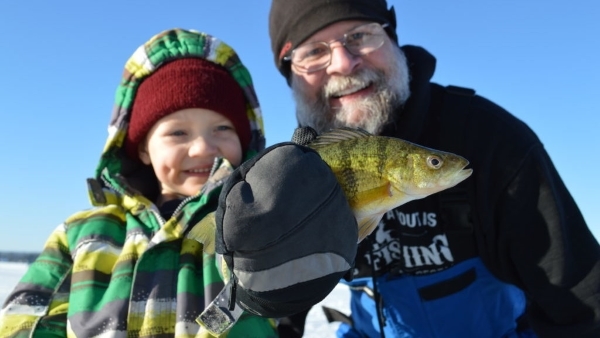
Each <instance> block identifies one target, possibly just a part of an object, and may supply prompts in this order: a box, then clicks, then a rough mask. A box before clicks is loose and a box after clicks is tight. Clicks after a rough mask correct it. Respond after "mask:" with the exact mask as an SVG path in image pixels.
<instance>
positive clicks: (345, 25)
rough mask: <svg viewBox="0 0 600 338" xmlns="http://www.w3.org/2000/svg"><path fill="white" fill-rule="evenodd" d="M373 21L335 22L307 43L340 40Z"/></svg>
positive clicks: (307, 40)
mask: <svg viewBox="0 0 600 338" xmlns="http://www.w3.org/2000/svg"><path fill="white" fill-rule="evenodd" d="M370 22H372V21H365V20H344V21H338V22H334V23H332V24H331V25H329V26H326V27H325V28H322V29H321V30H319V31H317V32H316V33H315V34H313V35H311V36H310V37H309V38H308V39H306V41H305V42H304V43H306V42H315V41H329V40H333V39H338V38H340V37H341V36H342V35H344V34H345V33H346V32H348V31H349V30H351V29H353V28H356V27H358V26H360V25H364V24H366V23H370Z"/></svg>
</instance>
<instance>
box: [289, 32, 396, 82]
mask: <svg viewBox="0 0 600 338" xmlns="http://www.w3.org/2000/svg"><path fill="white" fill-rule="evenodd" d="M387 26H388V24H383V25H381V24H378V23H376V22H373V23H368V24H366V25H361V26H358V27H355V28H353V29H352V30H350V31H348V32H347V33H346V34H344V36H343V37H341V38H339V39H337V40H334V41H331V42H323V41H321V42H311V43H306V44H303V45H301V46H299V47H298V48H296V49H294V50H293V51H292V53H291V54H290V55H289V56H286V57H284V58H283V59H284V60H285V61H291V62H292V65H294V67H295V69H296V70H297V71H299V72H304V73H311V72H315V71H317V70H321V69H323V68H325V67H327V66H329V64H330V63H331V44H332V43H334V42H341V44H342V45H343V46H344V48H346V50H347V51H348V52H349V53H350V54H352V55H355V56H360V55H365V54H369V53H371V52H372V51H374V50H377V49H378V48H379V47H381V46H383V43H384V42H385V34H386V33H385V30H384V28H385V27H387Z"/></svg>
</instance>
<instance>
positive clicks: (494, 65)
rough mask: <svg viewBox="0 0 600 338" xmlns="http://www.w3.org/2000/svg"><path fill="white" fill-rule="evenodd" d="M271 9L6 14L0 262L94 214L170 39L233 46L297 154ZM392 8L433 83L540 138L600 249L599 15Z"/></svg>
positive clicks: (107, 5)
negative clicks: (150, 63)
mask: <svg viewBox="0 0 600 338" xmlns="http://www.w3.org/2000/svg"><path fill="white" fill-rule="evenodd" d="M269 3H270V2H269V1H267V0H253V1H242V0H235V1H234V0H219V1H177V2H175V1H152V0H150V1H144V2H141V1H114V0H105V1H94V2H89V1H43V0H30V1H0V32H2V33H1V35H2V37H1V40H0V43H1V44H2V48H1V52H0V98H1V102H2V105H1V106H0V114H1V116H2V121H3V123H2V126H1V127H0V128H1V129H2V132H1V133H0V153H1V154H2V157H3V159H2V160H1V163H2V164H1V165H0V168H1V169H0V170H1V171H0V173H1V175H0V191H1V192H2V197H1V203H0V211H1V212H2V221H1V224H2V225H1V226H0V227H1V228H0V229H1V232H0V250H2V251H4V250H18V251H38V250H40V249H41V248H42V246H43V244H44V241H45V240H46V238H47V237H48V235H49V234H50V232H51V231H52V230H53V229H54V228H55V227H56V226H57V225H58V224H59V223H61V222H62V221H63V220H64V219H65V218H66V217H67V216H69V215H70V214H72V213H73V212H75V211H77V210H81V209H85V208H88V207H89V203H88V200H87V189H86V184H85V179H86V178H87V177H91V176H92V175H93V173H94V169H95V167H96V164H97V162H98V159H99V156H100V153H101V151H102V147H103V146H104V142H105V140H106V136H107V129H106V127H107V124H108V121H109V117H110V114H111V109H112V104H113V98H114V93H115V90H116V87H117V85H118V83H119V80H120V76H121V72H122V67H123V65H124V63H125V61H126V60H127V58H128V57H129V56H130V55H131V53H133V51H134V50H135V49H136V48H137V47H138V46H139V45H141V44H142V43H143V42H145V41H146V40H147V39H148V38H150V37H151V36H152V35H154V34H156V33H158V32H160V31H162V30H165V29H169V28H174V27H180V28H187V29H196V30H200V31H205V32H207V33H209V34H212V35H214V36H217V37H219V38H220V39H221V40H223V41H225V42H226V43H228V44H229V45H231V46H233V48H234V49H235V50H236V51H237V52H238V54H239V55H240V57H241V59H242V62H243V63H244V64H245V65H246V66H247V67H248V69H249V70H250V73H251V74H252V77H253V80H254V84H255V86H256V89H257V93H258V97H259V101H260V103H261V107H262V111H263V117H264V120H265V127H266V136H267V144H273V143H277V142H281V141H287V140H288V139H289V138H290V136H291V134H292V132H293V129H294V127H295V125H296V123H295V118H294V114H293V101H292V96H291V94H290V91H289V89H288V87H287V85H286V84H285V81H284V79H283V78H282V77H281V76H280V75H279V73H278V72H277V70H276V69H275V67H274V65H273V61H272V54H271V49H270V42H269V37H268V11H269ZM388 3H389V4H390V5H393V6H394V7H395V8H396V13H397V18H398V30H397V31H398V35H399V39H400V43H401V44H413V45H420V46H423V47H425V48H427V49H428V50H429V51H430V52H431V53H432V54H434V55H435V56H436V58H437V71H436V74H435V77H434V81H436V82H438V83H440V84H444V85H447V84H453V85H459V86H465V87H471V88H474V89H476V90H477V92H478V93H479V94H480V95H483V96H485V97H487V98H489V99H491V100H492V101H494V102H496V103H498V104H500V105H501V106H503V107H504V108H506V109H507V110H508V111H510V112H511V113H513V114H514V115H516V116H517V117H518V118H520V119H522V120H523V121H524V122H526V123H527V124H528V125H529V126H530V127H531V128H533V130H534V131H536V133H537V134H538V136H539V137H540V138H541V140H542V142H543V143H544V145H545V147H546V149H547V150H548V152H549V154H550V156H551V158H552V159H553V161H554V164H555V166H556V167H557V169H558V171H559V173H560V174H561V175H562V178H563V180H564V181H565V183H566V184H567V187H568V188H569V190H570V191H571V194H572V195H573V197H574V198H575V200H576V201H577V203H578V205H579V207H580V209H581V210H582V212H583V215H584V217H585V219H586V220H587V222H588V224H589V226H590V228H591V229H592V231H593V232H594V233H595V235H596V236H597V237H598V238H600V211H599V210H598V209H596V208H598V207H599V206H598V203H597V201H598V200H599V199H598V197H597V193H598V190H599V189H600V183H598V181H599V180H598V175H597V173H598V171H599V170H600V160H599V157H600V156H598V148H599V146H600V136H599V135H598V129H599V127H600V109H599V104H598V97H600V96H599V95H600V67H599V66H598V55H599V54H600V38H599V35H600V20H598V15H599V14H600V2H598V1H595V0H576V1H566V0H562V1H556V0H544V1H542V0H530V1H522V0H503V1H489V0H458V1H441V0H436V1H433V0H420V1H407V0H405V1H400V0H392V1H388ZM166 4H169V5H166ZM174 4H177V5H174Z"/></svg>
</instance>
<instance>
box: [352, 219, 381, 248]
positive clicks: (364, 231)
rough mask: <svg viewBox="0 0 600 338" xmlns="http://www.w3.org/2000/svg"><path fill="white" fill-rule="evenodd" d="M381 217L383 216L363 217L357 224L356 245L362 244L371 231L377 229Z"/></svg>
mask: <svg viewBox="0 0 600 338" xmlns="http://www.w3.org/2000/svg"><path fill="white" fill-rule="evenodd" d="M381 217H383V214H380V215H372V216H369V217H365V218H363V219H361V220H360V221H359V222H358V243H360V242H362V240H363V239H365V238H366V237H367V236H369V235H370V234H371V233H372V232H373V230H375V228H377V225H378V224H379V221H381Z"/></svg>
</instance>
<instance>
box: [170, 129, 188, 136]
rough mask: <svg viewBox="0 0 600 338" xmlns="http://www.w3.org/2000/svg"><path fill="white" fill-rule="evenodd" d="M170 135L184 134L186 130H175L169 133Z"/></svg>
mask: <svg viewBox="0 0 600 338" xmlns="http://www.w3.org/2000/svg"><path fill="white" fill-rule="evenodd" d="M169 135H170V136H184V135H185V132H184V131H183V130H175V131H173V132H171V133H169Z"/></svg>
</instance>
